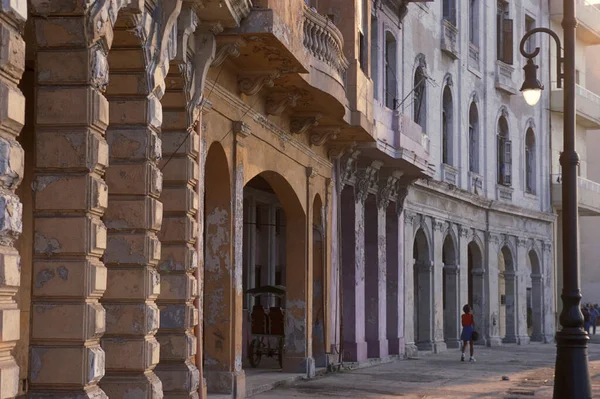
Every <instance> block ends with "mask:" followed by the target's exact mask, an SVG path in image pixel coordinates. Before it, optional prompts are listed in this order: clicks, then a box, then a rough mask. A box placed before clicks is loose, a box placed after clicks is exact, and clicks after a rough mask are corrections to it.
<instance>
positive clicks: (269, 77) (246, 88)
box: [238, 72, 281, 96]
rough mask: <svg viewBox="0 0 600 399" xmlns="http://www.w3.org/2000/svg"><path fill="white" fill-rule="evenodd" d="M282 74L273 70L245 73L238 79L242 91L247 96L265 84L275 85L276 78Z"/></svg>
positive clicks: (256, 91) (253, 93)
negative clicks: (260, 73)
mask: <svg viewBox="0 0 600 399" xmlns="http://www.w3.org/2000/svg"><path fill="white" fill-rule="evenodd" d="M280 76H281V73H280V72H271V73H268V74H262V75H243V76H240V78H239V79H238V86H239V88H240V91H241V92H242V93H244V94H245V95H247V96H253V95H255V94H256V93H258V92H259V91H260V90H261V89H262V88H263V87H264V86H267V87H273V86H274V85H275V79H277V78H279V77H280Z"/></svg>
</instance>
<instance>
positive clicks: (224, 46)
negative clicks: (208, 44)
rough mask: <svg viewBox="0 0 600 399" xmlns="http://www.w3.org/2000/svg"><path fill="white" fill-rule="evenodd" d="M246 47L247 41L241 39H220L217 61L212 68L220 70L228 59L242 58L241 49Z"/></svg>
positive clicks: (214, 61)
mask: <svg viewBox="0 0 600 399" xmlns="http://www.w3.org/2000/svg"><path fill="white" fill-rule="evenodd" d="M245 45H246V41H245V40H244V39H242V38H240V37H233V38H228V37H226V38H223V39H219V43H218V46H217V51H216V55H215V59H214V60H213V62H212V64H211V67H213V68H218V67H220V66H221V64H223V63H224V62H225V60H226V59H227V57H231V58H237V57H239V56H240V48H242V47H244V46H245Z"/></svg>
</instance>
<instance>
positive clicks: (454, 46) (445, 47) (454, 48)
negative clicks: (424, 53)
mask: <svg viewBox="0 0 600 399" xmlns="http://www.w3.org/2000/svg"><path fill="white" fill-rule="evenodd" d="M441 49H442V51H443V52H444V53H446V54H447V55H449V56H450V58H452V59H457V58H458V29H457V28H456V26H454V25H453V24H452V22H450V21H448V20H446V19H442V45H441Z"/></svg>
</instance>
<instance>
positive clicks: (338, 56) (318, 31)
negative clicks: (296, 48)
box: [304, 6, 349, 81]
mask: <svg viewBox="0 0 600 399" xmlns="http://www.w3.org/2000/svg"><path fill="white" fill-rule="evenodd" d="M304 47H305V48H306V49H307V50H308V51H309V52H310V53H311V54H312V56H313V57H315V58H317V59H319V60H321V61H323V62H324V63H325V64H327V65H329V66H330V67H331V68H333V70H334V71H335V72H336V73H337V74H338V75H339V78H340V79H341V80H342V81H345V77H346V70H347V69H348V65H349V62H348V60H347V58H346V56H345V55H344V53H343V48H344V38H343V36H342V33H341V32H340V31H339V29H338V28H337V27H336V26H335V25H334V24H333V22H331V20H330V19H329V18H327V17H326V16H324V15H321V14H319V13H318V12H317V11H316V10H314V9H313V8H310V7H308V6H305V7H304Z"/></svg>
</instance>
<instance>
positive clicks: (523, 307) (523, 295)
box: [515, 238, 530, 345]
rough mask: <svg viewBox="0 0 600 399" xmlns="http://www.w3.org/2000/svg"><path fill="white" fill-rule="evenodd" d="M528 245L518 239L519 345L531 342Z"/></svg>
mask: <svg viewBox="0 0 600 399" xmlns="http://www.w3.org/2000/svg"><path fill="white" fill-rule="evenodd" d="M527 244H528V243H527V241H526V240H524V239H521V238H519V239H517V264H516V265H515V269H516V270H517V272H516V276H515V299H516V303H515V313H516V315H515V319H516V328H515V331H516V335H517V343H518V344H519V345H524V344H528V343H529V341H530V338H529V334H528V332H527V279H528V278H529V277H530V276H528V274H529V273H530V270H529V269H528V267H527V258H528V257H529V250H528V245H527Z"/></svg>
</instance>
